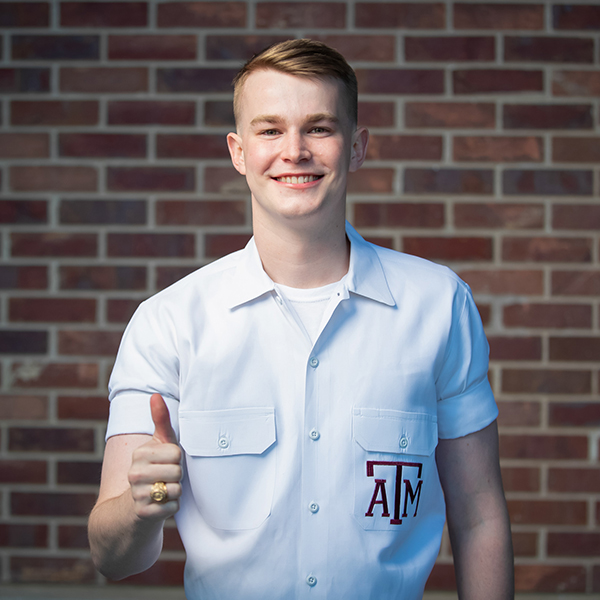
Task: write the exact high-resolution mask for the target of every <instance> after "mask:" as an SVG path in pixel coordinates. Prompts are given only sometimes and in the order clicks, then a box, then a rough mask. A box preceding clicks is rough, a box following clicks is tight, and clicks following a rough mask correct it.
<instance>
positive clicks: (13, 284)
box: [0, 265, 48, 290]
mask: <svg viewBox="0 0 600 600" xmlns="http://www.w3.org/2000/svg"><path fill="white" fill-rule="evenodd" d="M47 287H48V269H47V267H36V266H31V267H29V266H22V267H21V266H17V265H0V290H9V289H15V290H45V289H46V288H47Z"/></svg>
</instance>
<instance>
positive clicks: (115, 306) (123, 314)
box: [106, 298, 141, 323]
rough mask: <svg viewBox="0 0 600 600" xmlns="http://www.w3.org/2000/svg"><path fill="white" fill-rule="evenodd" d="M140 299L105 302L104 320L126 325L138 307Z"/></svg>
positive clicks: (118, 299)
mask: <svg viewBox="0 0 600 600" xmlns="http://www.w3.org/2000/svg"><path fill="white" fill-rule="evenodd" d="M140 302H141V300H140V299H129V298H112V299H109V300H107V301H106V320H107V321H108V322H109V323H127V322H128V321H129V319H131V317H132V316H133V313H134V312H135V309H136V308H137V307H138V306H139V304H140Z"/></svg>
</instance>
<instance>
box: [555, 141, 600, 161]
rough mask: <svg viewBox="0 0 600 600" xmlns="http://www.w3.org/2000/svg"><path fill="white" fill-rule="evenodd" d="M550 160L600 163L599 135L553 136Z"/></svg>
mask: <svg viewBox="0 0 600 600" xmlns="http://www.w3.org/2000/svg"><path fill="white" fill-rule="evenodd" d="M552 160H553V161H554V162H569V163H587V162H593V163H600V137H554V138H553V139H552Z"/></svg>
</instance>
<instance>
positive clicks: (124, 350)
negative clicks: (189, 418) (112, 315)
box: [106, 300, 179, 439]
mask: <svg viewBox="0 0 600 600" xmlns="http://www.w3.org/2000/svg"><path fill="white" fill-rule="evenodd" d="M165 312H166V311H165ZM176 341H177V340H176V335H175V327H174V325H173V323H172V321H171V319H170V318H169V315H168V314H164V313H163V314H160V305H159V303H157V302H154V301H152V300H150V301H146V302H144V303H142V304H141V305H140V306H139V307H138V309H137V311H136V312H135V314H134V315H133V317H132V319H131V321H130V322H129V324H128V326H127V328H126V329H125V333H124V334H123V338H122V340H121V345H120V347H119V351H118V353H117V358H116V361H115V366H114V368H113V371H112V374H111V377H110V381H109V385H108V388H109V400H110V413H109V419H108V429H107V432H106V438H107V439H108V438H109V437H111V436H113V435H119V434H126V433H147V434H150V435H152V434H153V433H154V423H153V422H152V417H151V414H150V396H151V395H152V394H154V393H158V394H161V395H162V396H163V398H164V400H165V402H166V404H167V406H168V408H169V413H170V415H171V423H172V424H173V428H174V430H175V432H176V433H178V429H179V427H178V419H177V415H178V408H179V359H178V352H177V343H176Z"/></svg>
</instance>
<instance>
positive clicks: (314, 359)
mask: <svg viewBox="0 0 600 600" xmlns="http://www.w3.org/2000/svg"><path fill="white" fill-rule="evenodd" d="M308 364H309V365H310V366H311V367H312V368H313V369H316V368H317V367H318V366H319V359H318V358H317V357H316V356H313V357H312V358H311V359H310V360H309V361H308Z"/></svg>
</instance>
